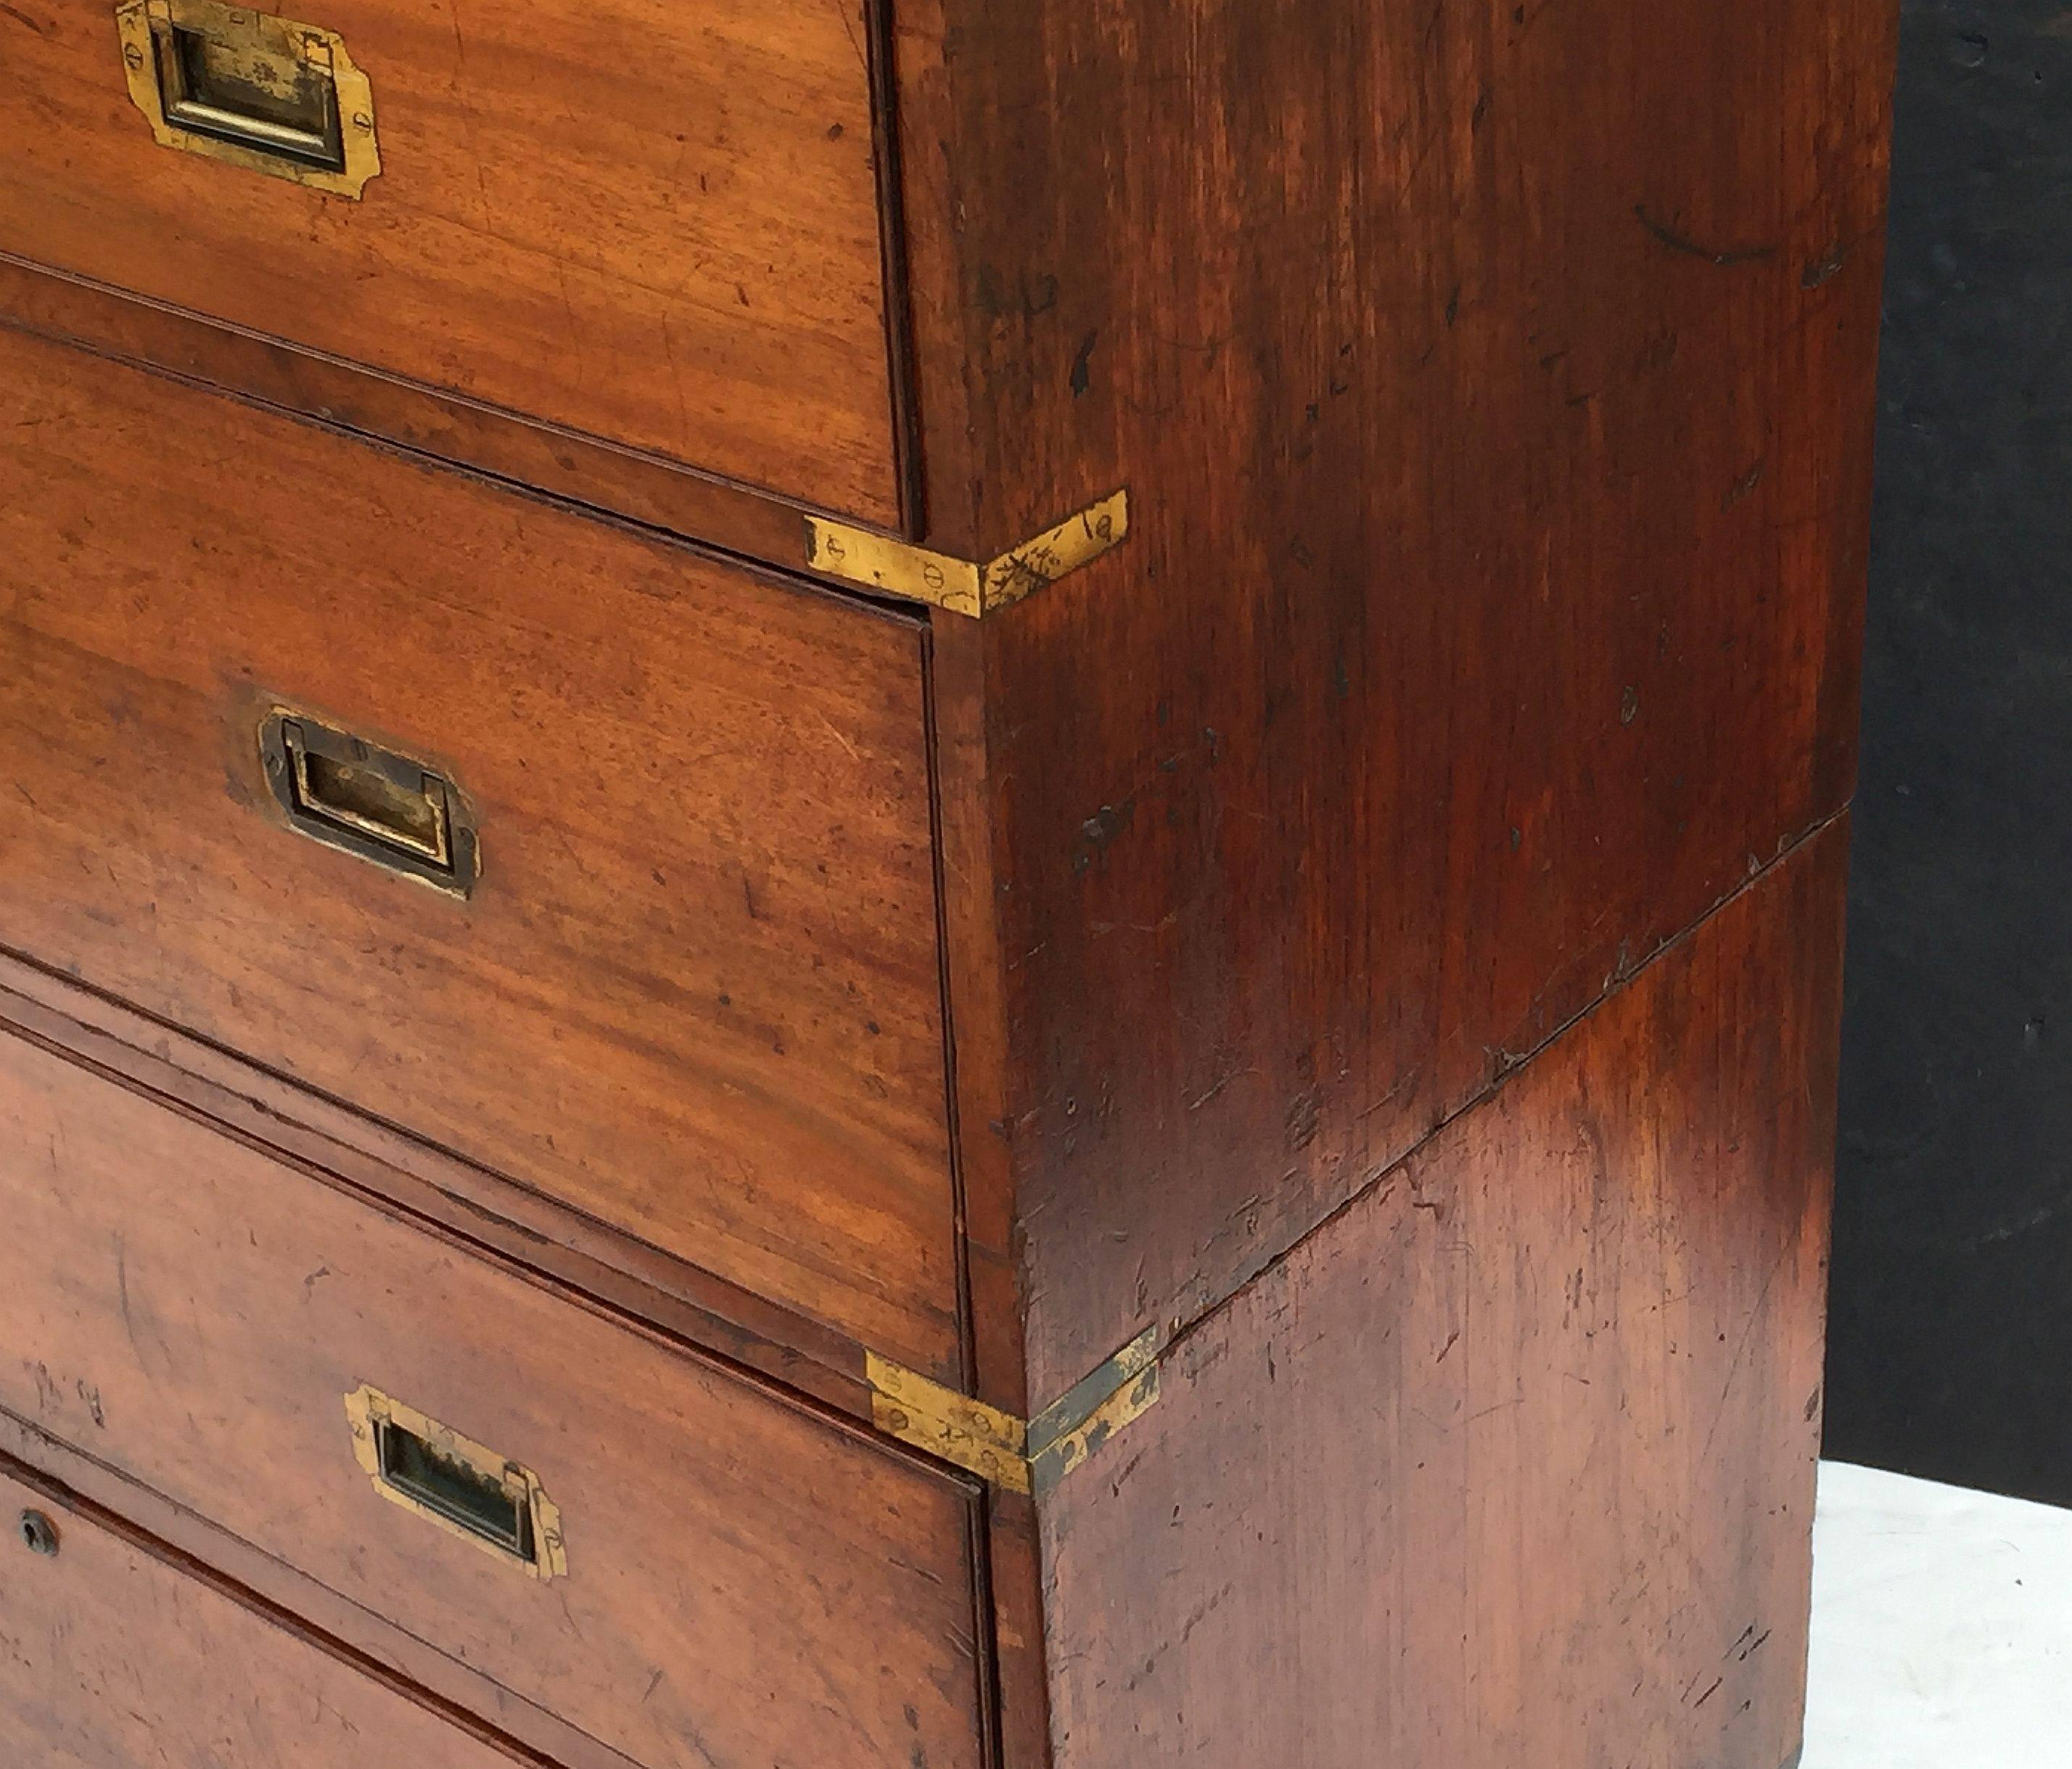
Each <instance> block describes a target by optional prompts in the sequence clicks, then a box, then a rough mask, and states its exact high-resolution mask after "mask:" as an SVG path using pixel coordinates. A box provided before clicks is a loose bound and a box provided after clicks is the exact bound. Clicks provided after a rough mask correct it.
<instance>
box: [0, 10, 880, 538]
mask: <svg viewBox="0 0 2072 1769" xmlns="http://www.w3.org/2000/svg"><path fill="white" fill-rule="evenodd" d="M289 10H290V15H291V16H294V17H295V18H297V19H298V21H299V22H302V23H310V24H315V25H319V26H321V27H324V28H326V29H328V30H331V31H335V32H337V33H338V34H339V36H340V37H342V38H343V40H344V42H345V43H346V46H347V50H348V51H350V53H351V54H352V56H353V58H354V59H355V60H356V62H357V63H358V64H360V67H361V68H364V70H365V71H366V72H367V74H368V77H369V78H370V80H372V86H373V94H374V105H375V112H376V121H377V125H378V131H379V137H380V147H381V152H382V163H383V170H382V171H381V174H380V176H379V177H377V178H376V179H374V180H373V181H372V183H369V184H368V186H367V187H366V191H365V194H364V200H360V201H358V202H353V201H350V200H345V199H343V198H340V197H336V196H327V195H319V194H318V193H316V192H314V191H309V190H306V189H304V188H302V187H299V186H297V185H295V184H293V183H287V182H285V181H282V180H280V179H273V178H268V177H264V176H261V175H258V174H256V173H253V172H249V171H245V170H242V169H240V168H237V167H229V166H225V165H223V164H220V163H216V162H213V161H211V160H208V159H206V158H201V157H199V156H197V155H195V154H187V153H181V152H175V151H172V150H169V149H166V148H163V147H161V146H158V145H157V143H156V142H154V140H153V138H152V134H151V130H150V125H148V123H147V122H146V119H145V117H144V116H143V114H142V113H141V112H140V111H139V110H138V109H137V108H136V107H135V106H134V105H133V104H132V102H131V100H130V97H129V88H128V84H127V79H126V75H125V69H124V67H123V64H122V53H121V43H119V42H118V40H117V35H116V31H115V24H114V19H113V6H112V5H111V4H110V3H109V0H27V3H25V4H23V5H21V6H10V7H8V8H7V9H6V10H5V11H0V64H4V65H5V66H6V68H7V70H8V77H7V79H6V81H5V82H4V84H0V143H4V144H5V146H4V148H0V249H6V250H8V251H10V252H14V253H19V254H21V255H22V256H23V257H28V258H31V259H34V260H35V261H39V262H41V263H45V264H50V265H56V266H57V267H59V268H60V269H65V270H69V271H74V272H77V273H79V274H83V275H86V276H90V277H93V278H97V279H98V280H100V281H101V282H109V283H113V284H115V285H117V286H120V287H122V288H125V289H131V290H138V291H140V292H142V294H146V295H148V296H150V297H153V298H156V299H159V300H162V301H166V302H171V303H173V304H175V305H176V306H180V307H183V308H186V309H188V310H191V311H196V312H199V313H201V314H203V315H208V316H209V317H211V318H212V319H220V320H224V321H227V322H229V323H232V324H234V325H236V326H238V327H244V328H247V329H249V330H250V331H254V332H257V333H259V334H261V335H264V336H266V337H269V338H276V339H284V340H286V341H287V342H289V343H291V344H298V345H301V346H305V347H308V348H314V349H315V350H318V351H320V352H325V353H327V354H328V355H331V356H337V357H342V358H344V359H347V360H351V361H354V362H358V363H361V364H368V365H371V366H372V367H373V368H376V369H378V370H380V371H381V372H384V373H387V374H389V375H393V376H400V377H401V378H403V379H404V380H405V381H412V382H415V383H417V384H420V385H424V386H426V387H430V388H433V389H438V390H440V391H442V392H447V393H456V394H458V395H461V396H463V397H466V398H467V399H469V400H471V401H478V402H479V403H481V404H483V405H487V406H490V407H493V408H496V409H503V410H506V411H510V412H513V413H520V414H523V415H524V416H526V417H528V418H537V419H541V420H545V421H546V422H549V423H550V424H552V425H554V426H561V427H564V428H566V429H568V430H574V431H576V432H578V433H580V434H587V435H590V436H595V437H600V438H605V439H606V440H609V441H611V442H619V443H625V444H630V445H631V446H633V447H635V448H636V449H639V450H647V451H649V452H652V453H653V454H655V455H660V456H663V457H665V458H667V459H670V460H672V461H677V462H682V463H688V464H689V465H690V466H691V467H698V468H703V469H706V470H709V471H712V472H714V473H717V474H720V475H725V476H726V477H729V478H731V479H738V480H741V481H744V482H746V483H749V484H751V485H756V486H762V487H767V488H770V489H771V490H773V491H775V492H779V493H780V494H782V495H784V496H790V497H794V498H797V499H800V500H804V501H805V502H807V503H809V504H816V505H820V506H823V507H829V508H836V509H840V510H844V511H849V512H854V513H856V514H857V515H859V516H863V517H864V518H865V519H867V520H874V521H878V522H883V523H887V524H890V523H894V522H897V521H898V520H899V519H900V515H901V503H902V500H901V496H900V490H899V469H898V459H897V455H898V450H897V449H896V447H895V434H896V426H895V420H894V409H893V393H892V387H891V364H892V360H893V353H892V351H891V349H890V344H889V342H888V332H887V326H886V301H885V289H886V278H885V261H884V257H883V253H882V248H881V240H880V231H881V230H880V224H879V194H878V157H877V150H876V147H875V145H874V110H873V105H872V101H871V79H872V75H871V70H870V65H869V63H870V50H869V45H870V39H871V34H872V26H871V23H870V20H871V17H872V14H870V10H869V9H868V8H867V7H866V6H865V5H864V4H862V0H841V3H830V0H582V3H578V0H535V3H532V4H528V5H527V6H523V7H520V8H511V7H494V6H467V5H463V4H462V3H461V0H438V3H437V4H433V5H417V4H408V3H400V0H305V3H304V4H303V5H302V6H300V7H299V8H290V9H289Z"/></svg>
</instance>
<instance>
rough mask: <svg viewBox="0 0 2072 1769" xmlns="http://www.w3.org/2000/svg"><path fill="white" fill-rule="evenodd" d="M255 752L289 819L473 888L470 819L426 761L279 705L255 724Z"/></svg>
mask: <svg viewBox="0 0 2072 1769" xmlns="http://www.w3.org/2000/svg"><path fill="white" fill-rule="evenodd" d="M259 754H260V758H261V760H262V762H263V763H265V770H266V782H267V784H268V785H269V787H270V788H272V790H273V796H274V799H275V800H276V802H277V804H279V805H280V807H281V808H282V811H284V812H285V813H286V814H287V819H288V822H289V825H290V827H291V828H293V829H297V830H299V831H300V832H301V833H302V834H304V835H306V836H308V837H310V838H311V839H312V840H315V841H321V842H323V844H324V845H326V846H327V847H333V848H339V849H342V850H344V851H345V852H346V853H347V854H356V855H357V856H358V857H359V858H361V859H363V860H372V861H373V862H375V863H376V865H379V866H387V867H389V869H390V870H392V871H396V872H401V873H403V874H406V875H408V876H409V877H410V878H419V879H421V880H423V881H424V882H426V883H427V884H433V885H437V886H438V887H439V888H440V889H441V890H442V891H452V892H454V893H455V894H456V895H460V896H463V897H464V896H466V895H468V893H469V892H470V891H472V890H474V888H475V879H476V878H477V877H478V876H479V872H480V870H481V848H480V845H479V841H478V840H477V837H476V835H475V825H474V823H473V821H472V820H471V818H470V817H468V815H467V809H466V807H465V806H464V805H463V804H462V803H461V801H460V800H459V798H458V795H457V794H456V793H455V792H454V790H453V788H452V787H451V786H450V784H448V782H447V781H446V780H445V779H444V778H443V777H442V775H438V774H437V773H435V772H434V771H432V770H431V769H430V768H428V767H426V765H425V764H424V763H421V762H415V761H413V760H411V759H409V757H408V756H405V755H396V754H394V753H393V752H392V751H388V750H384V749H377V748H376V747H375V746H374V745H372V743H368V742H367V741H366V740H365V739H364V738H358V737H355V736H353V735H352V734H351V733H350V732H347V731H339V730H332V729H331V728H330V727H329V726H325V725H321V724H319V723H318V722H317V721H316V720H315V719H313V718H309V717H307V716H306V714H301V713H293V712H289V711H286V710H281V709H277V710H274V711H273V712H272V713H269V714H268V715H267V717H266V719H265V722H264V723H263V724H262V725H261V726H260V728H259Z"/></svg>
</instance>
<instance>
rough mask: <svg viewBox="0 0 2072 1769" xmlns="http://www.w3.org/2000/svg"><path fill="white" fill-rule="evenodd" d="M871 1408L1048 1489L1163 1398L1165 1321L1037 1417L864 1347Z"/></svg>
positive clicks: (977, 1468) (961, 1456) (1021, 1487)
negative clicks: (1006, 1409) (1005, 1408)
mask: <svg viewBox="0 0 2072 1769" xmlns="http://www.w3.org/2000/svg"><path fill="white" fill-rule="evenodd" d="M865 1364H866V1366H867V1368H866V1375H867V1376H868V1379H869V1380H870V1397H871V1417H872V1421H873V1422H874V1424H875V1425H877V1427H878V1430H881V1431H882V1432H884V1433H885V1434H886V1436H888V1437H892V1438H898V1440H899V1442H902V1443H906V1444H911V1445H912V1446H914V1447H915V1449H917V1450H927V1452H928V1453H929V1454H931V1455H933V1456H935V1457H938V1458H940V1459H941V1460H943V1461H944V1462H948V1463H952V1464H953V1465H954V1466H956V1467H960V1468H962V1469H964V1470H965V1471H967V1472H968V1473H971V1474H975V1475H978V1476H979V1477H980V1479H983V1480H986V1481H989V1482H990V1483H992V1484H993V1485H994V1486H996V1487H1001V1488H1002V1489H1004V1490H1005V1491H1009V1492H1019V1493H1035V1494H1042V1493H1046V1492H1048V1491H1050V1490H1051V1488H1053V1487H1055V1486H1056V1485H1057V1483H1059V1481H1060V1480H1062V1479H1064V1477H1065V1476H1066V1475H1068V1474H1070V1473H1071V1471H1073V1470H1074V1469H1075V1468H1076V1467H1079V1465H1080V1464H1081V1463H1083V1462H1085V1461H1086V1460H1087V1458H1089V1457H1091V1455H1092V1454H1094V1453H1095V1451H1096V1450H1099V1449H1100V1447H1101V1446H1102V1445H1103V1444H1104V1443H1106V1442H1108V1439H1109V1438H1112V1437H1113V1436H1114V1435H1115V1434H1116V1432H1118V1431H1120V1430H1121V1429H1122V1428H1123V1427H1124V1425H1128V1423H1129V1422H1130V1421H1132V1420H1133V1419H1138V1418H1141V1417H1143V1416H1144V1415H1145V1413H1149V1411H1150V1410H1151V1409H1152V1408H1153V1407H1154V1406H1156V1405H1157V1404H1158V1394H1159V1373H1158V1329H1157V1327H1150V1328H1148V1329H1147V1330H1146V1331H1144V1332H1143V1333H1141V1334H1140V1335H1138V1336H1137V1338H1136V1339H1132V1340H1131V1341H1130V1343H1128V1344H1127V1345H1125V1346H1124V1347H1123V1348H1122V1349H1121V1350H1120V1351H1118V1352H1116V1354H1115V1356H1113V1357H1112V1358H1109V1359H1108V1360H1107V1361H1106V1362H1105V1363H1104V1364H1101V1366H1100V1368H1098V1369H1096V1371H1094V1372H1093V1373H1092V1374H1091V1375H1090V1376H1087V1378H1086V1379H1085V1380H1083V1381H1082V1382H1079V1383H1076V1384H1074V1386H1073V1387H1072V1388H1071V1391H1070V1392H1069V1393H1067V1394H1066V1395H1064V1396H1063V1398H1061V1399H1060V1400H1059V1401H1056V1402H1054V1404H1053V1405H1050V1406H1048V1407H1046V1408H1045V1409H1043V1411H1042V1412H1041V1413H1038V1414H1037V1415H1036V1417H1034V1418H1033V1419H1029V1420H1026V1421H1025V1420H1022V1419H1017V1418H1016V1417H1014V1415H1013V1413H1003V1412H1001V1410H1000V1409H998V1408H997V1407H990V1406H988V1405H986V1404H985V1402H984V1401H974V1400H973V1399H972V1397H970V1396H969V1395H967V1394H960V1393H957V1392H956V1390H955V1389H954V1388H944V1387H943V1384H941V1383H939V1382H935V1381H931V1380H930V1379H929V1378H928V1377H927V1376H920V1375H917V1374H916V1373H915V1372H913V1371H912V1370H909V1369H905V1368H902V1367H901V1366H900V1365H898V1364H894V1363H892V1362H890V1360H887V1359H885V1358H882V1357H880V1356H878V1355H877V1353H875V1352H866V1353H865Z"/></svg>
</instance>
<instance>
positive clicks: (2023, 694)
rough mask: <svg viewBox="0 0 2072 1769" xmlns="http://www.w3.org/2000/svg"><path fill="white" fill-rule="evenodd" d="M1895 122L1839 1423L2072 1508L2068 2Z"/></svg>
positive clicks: (1944, 60) (2028, 20) (1919, 71)
mask: <svg viewBox="0 0 2072 1769" xmlns="http://www.w3.org/2000/svg"><path fill="white" fill-rule="evenodd" d="M1897 125H1898V126H1897V144H1896V147H1895V150H1894V165H1893V171H1894V182H1893V215H1892V244H1891V259H1890V269H1889V276H1888V282H1887V288H1886V295H1885V322H1886V323H1885V344H1884V359H1883V370H1882V381H1881V389H1880V405H1881V415H1880V424H1879V432H1878V492H1877V525H1876V529H1875V533H1874V540H1873V562H1872V569H1871V602H1870V632H1869V650H1868V660H1867V674H1866V678H1865V683H1864V762H1863V778H1862V788H1861V792H1860V795H1859V797H1858V801H1857V803H1858V810H1857V816H1856V850H1855V862H1854V872H1853V878H1852V902H1851V915H1852V922H1851V928H1850V935H1849V969H1848V1014H1847V1022H1846V1026H1845V1030H1844V1046H1843V1065H1842V1077H1843V1082H1842V1141H1841V1153H1840V1170H1839V1195H1838V1199H1837V1204H1836V1249H1835V1267H1834V1284H1833V1290H1832V1297H1833V1322H1832V1327H1831V1339H1830V1351H1829V1359H1828V1400H1827V1453H1828V1454H1830V1455H1833V1456H1838V1457H1840V1458H1844V1459H1846V1460H1850V1461H1857V1462H1867V1463H1874V1464H1877V1465H1879V1466H1881V1467H1891V1468H1897V1469H1901V1470H1903V1471H1906V1472H1909V1473H1914V1474H1922V1475H1931V1476H1934V1478H1937V1479H1944V1480H1951V1481H1955V1482H1959V1483H1963V1484H1965V1485H1969V1486H1978V1487H1992V1488H1994V1489H1996V1490H1998V1491H2006V1492H2012V1493H2018V1494H2021V1495H2025V1496H2028V1497H2032V1498H2038V1499H2045V1500H2052V1501H2054V1502H2056V1503H2059V1504H2072V878H2068V872H2067V866H2068V861H2072V5H2062V4H2043V3H2039V0H2008V3H2004V4H1997V5H1994V6H1979V5H1975V4H1972V5H1952V4H1947V3H1934V0H1905V4H1904V6H1903V9H1902V25H1901V72H1900V81H1899V94H1898V106H1897Z"/></svg>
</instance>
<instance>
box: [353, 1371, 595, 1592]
mask: <svg viewBox="0 0 2072 1769" xmlns="http://www.w3.org/2000/svg"><path fill="white" fill-rule="evenodd" d="M345 1416H346V1421H347V1424H348V1425H350V1426H351V1427H352V1451H353V1457H354V1459H355V1460H356V1461H357V1462H358V1463H360V1467H361V1468H362V1469H363V1470H364V1471H365V1472H366V1473H367V1474H368V1475H369V1476H371V1477H372V1479H373V1482H374V1488H375V1491H377V1492H378V1493H380V1495H381V1496H382V1497H383V1498H384V1499H386V1500H389V1502H390V1503H391V1504H397V1505H400V1506H401V1507H402V1508H404V1509H405V1511H410V1512H416V1513H417V1516H420V1517H422V1518H424V1519H425V1520H426V1521H427V1522H430V1523H433V1524H438V1527H439V1528H441V1529H442V1530H444V1531H445V1532H446V1533H447V1534H448V1535H451V1536H457V1537H459V1538H460V1539H461V1540H462V1541H467V1542H472V1543H473V1544H474V1545H475V1546H476V1547H478V1548H482V1549H487V1550H488V1551H489V1552H490V1553H493V1554H495V1555H496V1556H497V1557H500V1559H504V1560H507V1561H511V1562H512V1563H513V1564H514V1565H517V1566H518V1567H520V1568H521V1569H523V1570H524V1572H526V1573H527V1574H529V1575H530V1576H532V1578H559V1577H561V1575H562V1574H565V1572H567V1571H568V1569H569V1563H568V1556H567V1553H566V1552H565V1549H563V1547H562V1544H561V1512H559V1511H558V1510H557V1508H555V1506H554V1504H553V1502H552V1501H551V1500H549V1498H548V1497H547V1495H546V1493H545V1491H543V1490H542V1489H541V1485H540V1482H539V1479H538V1477H537V1475H534V1474H532V1472H531V1471H529V1470H528V1469H525V1468H521V1467H519V1466H518V1464H517V1463H515V1462H512V1461H510V1460H509V1459H508V1458H505V1457H504V1456H500V1455H499V1454H496V1452H495V1450H491V1449H488V1448H487V1447H486V1446H483V1445H482V1444H479V1443H477V1442H475V1440H474V1439H473V1438H464V1437H463V1436H462V1435H461V1434H459V1433H458V1431H455V1430H453V1429H452V1428H451V1427H450V1426H449V1425H441V1424H440V1423H439V1422H438V1421H437V1420H435V1419H430V1418H427V1417H426V1416H425V1415H424V1414H423V1413H420V1412H418V1411H417V1409H416V1408H414V1407H410V1406H406V1405H404V1404H403V1403H402V1402H401V1401H395V1400H391V1399H390V1398H389V1397H388V1396H387V1395H385V1394H384V1393H381V1392H380V1389H378V1388H368V1387H361V1388H355V1389H354V1390H353V1391H352V1393H350V1394H348V1395H347V1396H346V1397H345Z"/></svg>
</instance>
